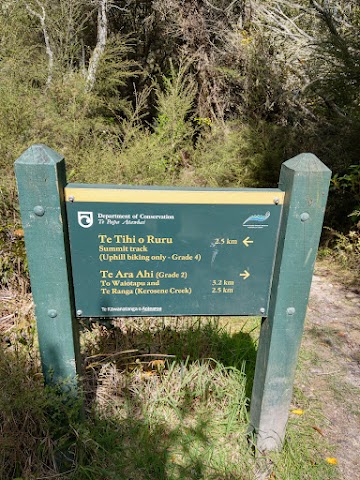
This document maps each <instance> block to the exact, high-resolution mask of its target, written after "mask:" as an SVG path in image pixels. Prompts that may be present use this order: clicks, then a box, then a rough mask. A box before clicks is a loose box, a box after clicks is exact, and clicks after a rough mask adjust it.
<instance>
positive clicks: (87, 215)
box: [77, 212, 94, 228]
mask: <svg viewBox="0 0 360 480" xmlns="http://www.w3.org/2000/svg"><path fill="white" fill-rule="evenodd" d="M77 217H78V224H79V225H80V227H83V228H90V227H91V225H92V224H93V223H94V216H93V212H77Z"/></svg>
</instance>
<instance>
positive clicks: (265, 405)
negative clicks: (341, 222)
mask: <svg viewBox="0 0 360 480" xmlns="http://www.w3.org/2000/svg"><path fill="white" fill-rule="evenodd" d="M15 170H16V176H17V182H18V189H19V198H20V210H21V217H22V222H23V227H24V231H25V242H26V249H27V255H28V261H29V270H30V279H31V285H32V292H33V297H34V302H35V313H36V318H37V325H38V335H39V344H40V350H41V358H42V364H43V371H44V375H45V381H46V382H48V383H51V384H58V385H59V384H61V385H63V386H64V388H65V386H66V387H68V386H70V387H71V386H74V387H76V383H77V376H78V374H79V373H80V370H81V368H80V362H79V333H78V330H79V329H78V320H77V318H79V317H116V316H174V315H175V316H180V315H197V316H198V315H257V316H261V317H262V326H261V334H260V341H259V349H258V354H257V361H256V371H255V378H254V387H253V393H252V399H251V410H250V423H251V430H252V431H253V432H254V433H255V437H256V443H257V448H258V449H259V450H261V451H266V450H273V449H277V448H279V447H281V445H282V442H283V439H284V435H285V427H286V423H287V418H288V410H289V405H290V401H291V395H292V386H293V381H294V375H295V368H296V363H297V356H298V351H299V347H300V342H301V336H302V331H303V325H304V319H305V315H306V307H307V301H308V296H309V291H310V285H311V278H312V273H313V267H314V263H315V258H316V253H317V248H318V244H319V239H320V233H321V228H322V222H323V217H324V211H325V206H326V199H327V193H328V187H329V181H330V176H331V172H330V170H329V169H328V168H327V167H326V166H325V165H324V164H323V163H321V162H320V160H318V159H317V158H316V157H315V156H314V155H312V154H302V155H298V156H297V157H295V158H292V159H291V160H288V161H287V162H285V163H284V164H283V165H282V168H281V174H280V182H279V188H278V189H176V188H160V187H146V188H145V187H141V188H140V187H139V188H136V187H123V186H121V187H120V186H113V185H82V184H67V182H66V176H65V163H64V159H63V158H62V157H61V156H60V155H59V154H57V153H56V152H54V151H53V150H51V149H50V148H48V147H46V146H44V145H34V146H33V147H30V148H29V149H28V150H27V151H26V152H25V153H24V154H23V155H22V156H21V157H20V158H19V159H18V160H17V161H16V162H15Z"/></svg>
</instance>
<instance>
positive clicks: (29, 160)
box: [15, 144, 64, 165]
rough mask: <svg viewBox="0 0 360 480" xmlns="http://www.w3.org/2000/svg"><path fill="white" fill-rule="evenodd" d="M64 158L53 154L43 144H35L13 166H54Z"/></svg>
mask: <svg viewBox="0 0 360 480" xmlns="http://www.w3.org/2000/svg"><path fill="white" fill-rule="evenodd" d="M63 159H64V157H63V156H62V155H60V154H59V153H57V152H55V150H53V149H52V148H50V147H48V146H47V145H43V144H35V145H32V146H31V147H29V148H28V149H27V150H25V152H24V153H23V154H22V155H21V156H20V157H19V158H18V159H17V160H16V162H15V164H21V165H24V164H25V165H55V164H57V163H59V162H61V160H63Z"/></svg>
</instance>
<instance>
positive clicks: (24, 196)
mask: <svg viewBox="0 0 360 480" xmlns="http://www.w3.org/2000/svg"><path fill="white" fill-rule="evenodd" d="M15 171H16V177H17V183H18V190H19V200H20V212H21V218H22V224H23V228H24V232H25V244H26V251H27V256H28V263H29V271H30V280H31V288H32V294H33V299H34V303H35V315H36V320H37V328H38V337H39V344H40V353H41V360H42V367H43V372H44V376H45V382H46V383H48V384H60V385H61V386H62V388H64V389H67V388H69V387H70V388H72V387H75V386H76V384H77V366H78V365H79V364H80V363H79V362H78V358H79V340H78V337H79V335H78V327H77V325H76V322H75V315H74V301H73V293H72V285H71V274H70V260H69V243H68V238H67V235H68V233H67V223H66V214H65V204H64V198H63V188H64V187H65V185H66V175H65V163H64V159H63V157H61V156H60V155H59V154H58V153H56V152H54V151H53V150H51V149H50V148H48V147H46V146H45V145H34V146H32V147H30V148H29V149H28V150H26V152H24V153H23V154H22V155H21V157H20V158H19V159H18V160H16V162H15Z"/></svg>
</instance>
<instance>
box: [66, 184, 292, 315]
mask: <svg viewBox="0 0 360 480" xmlns="http://www.w3.org/2000/svg"><path fill="white" fill-rule="evenodd" d="M283 198H284V192H283V191H281V190H278V189H269V190H264V189H243V190H239V189H238V190H232V189H226V190H225V189H223V190H219V189H218V190H209V189H206V190H205V189H203V190H201V189H186V190H183V189H181V190H180V189H161V188H159V187H157V188H151V187H148V188H132V187H127V188H124V187H123V186H122V187H118V188H117V187H114V186H92V185H77V184H69V185H68V186H67V187H66V188H65V199H66V209H67V217H68V225H69V238H70V253H71V265H72V276H73V283H74V293H75V307H76V312H77V316H84V317H114V316H162V315H266V313H267V310H268V303H269V291H270V285H271V280H272V273H273V265H274V258H275V252H276V245H277V237H278V232H279V225H280V219H281V211H282V204H283Z"/></svg>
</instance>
